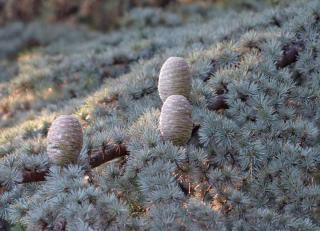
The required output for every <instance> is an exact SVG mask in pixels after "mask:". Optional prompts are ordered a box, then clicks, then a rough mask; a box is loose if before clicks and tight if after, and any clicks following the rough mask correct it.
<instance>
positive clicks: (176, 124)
mask: <svg viewBox="0 0 320 231" xmlns="http://www.w3.org/2000/svg"><path fill="white" fill-rule="evenodd" d="M191 113H192V106H191V104H190V103H189V101H188V100H187V99H186V98H185V97H184V96H182V95H171V96H169V97H168V98H167V99H166V101H165V102H164V104H163V106H162V108H161V114H160V122H159V129H160V133H161V136H162V138H163V139H164V140H170V141H172V143H173V144H175V145H184V144H186V143H187V142H188V140H189V139H190V137H191V133H192V128H193V123H192V118H191Z"/></svg>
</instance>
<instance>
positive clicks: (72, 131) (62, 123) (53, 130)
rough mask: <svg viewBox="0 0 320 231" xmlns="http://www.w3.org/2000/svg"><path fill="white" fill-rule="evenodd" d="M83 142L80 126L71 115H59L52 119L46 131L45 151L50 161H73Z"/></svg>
mask: <svg viewBox="0 0 320 231" xmlns="http://www.w3.org/2000/svg"><path fill="white" fill-rule="evenodd" d="M82 142H83V133H82V127H81V124H80V123H79V121H78V120H77V119H76V118H75V117H74V116H71V115H61V116H59V117H58V118H57V119H56V120H54V121H53V123H52V125H51V127H50V128H49V131H48V137H47V153H48V157H49V160H50V162H51V163H53V164H57V165H65V164H68V163H74V162H75V161H76V160H77V159H78V156H79V154H80V151H81V148H82Z"/></svg>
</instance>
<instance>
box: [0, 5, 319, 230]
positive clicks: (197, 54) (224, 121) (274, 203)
mask: <svg viewBox="0 0 320 231" xmlns="http://www.w3.org/2000/svg"><path fill="white" fill-rule="evenodd" d="M239 2H240V1H239ZM246 2H251V1H246ZM253 5H254V6H258V5H259V4H258V3H257V2H256V3H255V4H253ZM262 5H263V4H262ZM262 5H261V8H260V7H254V11H253V10H248V9H247V10H244V11H243V12H240V13H239V12H234V11H227V10H226V11H225V13H224V15H221V14H217V15H215V14H214V13H212V12H211V11H210V10H206V9H203V11H204V12H206V14H205V16H203V17H200V18H199V15H198V13H199V10H198V9H196V8H195V9H193V8H190V9H189V10H188V9H184V13H186V12H188V14H190V16H189V17H190V21H188V22H187V23H185V24H180V23H172V20H173V22H174V21H175V18H174V17H173V18H170V23H171V24H170V26H169V27H168V26H166V25H161V24H160V25H158V24H157V27H156V28H153V27H152V26H151V27H149V26H147V27H144V26H141V28H140V30H139V31H138V30H134V29H127V30H126V31H117V32H112V33H108V34H102V33H98V32H86V31H85V30H83V31H82V30H80V29H79V30H74V31H73V30H70V31H69V33H62V32H65V30H66V28H65V27H63V26H61V27H60V26H57V27H52V28H51V29H50V30H49V31H48V29H47V30H45V31H42V29H44V28H45V25H40V24H33V23H32V24H26V25H22V24H11V25H8V26H6V27H3V28H1V29H0V48H1V54H0V56H1V57H3V58H4V59H5V61H3V62H4V63H1V62H2V61H1V62H0V69H1V68H2V65H4V66H5V67H8V68H9V69H10V70H9V69H8V71H6V72H3V73H1V74H0V90H1V93H0V94H1V99H0V118H1V120H0V126H1V131H0V158H1V160H0V184H1V186H4V187H5V188H6V189H7V190H6V192H2V191H1V192H0V193H1V197H0V219H2V220H3V221H4V220H5V221H6V222H10V223H12V224H20V225H21V226H22V227H23V228H25V230H41V229H42V230H234V231H235V230H248V231H254V230H293V231H298V230H310V231H316V230H319V229H320V223H319V221H320V216H319V214H320V210H319V203H320V200H319V198H320V187H319V183H320V173H319V167H320V134H319V129H320V109H319V108H320V100H319V97H320V95H319V92H320V90H319V87H320V82H319V81H320V78H319V76H320V74H319V70H320V62H319V61H320V60H319V57H320V54H319V52H320V45H319V44H320V39H319V38H320V14H319V12H320V3H319V2H318V1H317V0H310V1H308V2H305V1H294V2H292V3H290V4H288V6H286V7H283V6H282V7H281V8H280V7H279V8H277V7H275V8H272V9H269V8H265V7H262ZM251 6H252V5H251ZM259 6H260V5H259ZM150 12H151V11H150V9H149V10H145V11H143V12H142V13H144V14H146V15H147V16H148V15H149V16H148V17H150ZM152 12H153V11H152ZM140 13H141V11H136V12H131V14H132V15H131V16H132V17H133V16H134V17H133V19H132V20H137V21H136V23H138V24H139V25H140V24H142V25H145V23H146V21H144V20H145V17H146V15H142V14H141V15H140ZM158 14H159V15H160V16H161V17H165V16H167V14H166V13H165V12H158ZM159 15H157V17H160V16H159ZM138 16H139V17H138ZM142 16H144V17H142ZM171 16H172V15H171ZM176 16H177V17H180V16H178V14H177V15H176ZM136 17H138V19H136ZM140 17H142V19H140ZM161 17H160V18H161ZM193 17H194V18H193ZM192 18H193V19H192ZM153 20H160V19H158V18H153ZM165 23H168V22H165ZM165 23H164V24H165ZM38 30H39V31H38ZM41 31H42V32H41ZM17 35H19V36H17ZM31 35H34V37H35V38H36V40H37V41H39V42H38V45H37V46H34V47H33V49H32V50H30V51H28V52H21V50H23V49H24V48H25V45H24V44H26V43H27V41H28V39H29V38H30V36H31ZM31 37H32V38H33V36H31ZM8 38H9V40H10V39H11V40H12V41H11V42H8ZM3 44H7V45H8V46H7V47H5V48H3V49H2V47H3V46H4V45H3ZM39 44H40V45H39ZM292 47H296V49H298V50H299V52H298V55H297V57H296V60H294V61H292V62H291V63H289V64H288V65H286V66H284V67H280V65H279V63H278V62H279V60H281V59H282V57H284V56H286V55H287V53H288V52H290V49H292ZM169 56H182V57H184V58H185V59H186V61H187V62H188V64H189V65H190V67H191V72H192V81H193V82H192V91H191V96H190V100H191V103H192V105H193V111H192V115H193V122H194V130H193V135H192V138H191V140H190V141H189V143H188V144H187V145H185V146H183V147H178V146H174V145H173V144H172V143H171V142H169V141H163V140H162V138H161V136H160V132H159V129H158V124H159V116H160V109H161V105H162V102H161V100H160V97H159V95H158V91H157V82H158V75H159V70H160V68H161V65H162V64H163V62H164V61H165V60H166V59H167V58H168V57H169ZM13 57H14V58H13ZM12 59H14V60H12ZM3 89H5V90H3ZM2 90H3V91H2ZM13 96H14V97H13ZM219 96H223V97H224V99H225V101H226V103H227V105H228V107H227V108H225V109H223V110H214V111H213V110H210V103H211V102H212V101H213V100H214V99H216V97H219ZM60 114H75V115H76V116H77V118H78V119H79V120H80V121H81V123H82V125H83V127H84V145H83V149H82V151H81V153H80V157H79V159H78V161H77V163H76V164H75V165H69V166H65V167H62V168H58V167H55V166H49V164H48V158H47V155H46V135H47V132H48V128H49V126H50V124H51V123H52V121H53V120H54V118H55V117H56V116H57V115H60ZM108 143H115V144H124V145H126V146H127V148H128V151H129V155H128V156H126V157H123V158H119V159H116V160H113V161H111V162H108V163H106V164H103V165H101V166H99V167H97V168H95V169H90V166H89V164H88V162H87V156H88V153H89V151H90V150H92V149H95V148H97V147H101V146H105V145H106V144H108ZM48 168H49V169H50V174H49V175H48V176H47V177H46V181H44V182H34V183H27V184H20V183H21V181H22V178H23V175H22V173H23V171H42V170H44V169H48ZM2 188H3V187H2ZM2 188H1V190H2ZM0 221H1V220H0Z"/></svg>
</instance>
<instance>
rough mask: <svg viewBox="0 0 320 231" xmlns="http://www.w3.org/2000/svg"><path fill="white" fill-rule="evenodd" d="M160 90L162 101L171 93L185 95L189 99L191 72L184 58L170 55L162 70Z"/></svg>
mask: <svg viewBox="0 0 320 231" xmlns="http://www.w3.org/2000/svg"><path fill="white" fill-rule="evenodd" d="M158 90H159V95H160V98H161V100H162V102H164V101H165V100H166V99H167V98H168V97H169V96H170V95H183V96H184V97H186V98H187V99H189V97H190V91H191V73H190V68H189V66H188V64H187V62H186V61H185V60H184V59H183V58H180V57H170V58H168V59H167V60H166V61H165V63H164V64H163V65H162V67H161V70H160V75H159V83H158Z"/></svg>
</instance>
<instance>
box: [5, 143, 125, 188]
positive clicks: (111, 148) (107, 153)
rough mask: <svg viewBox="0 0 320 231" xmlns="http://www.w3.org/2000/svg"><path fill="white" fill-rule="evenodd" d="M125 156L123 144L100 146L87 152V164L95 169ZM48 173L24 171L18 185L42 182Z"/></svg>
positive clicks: (47, 171)
mask: <svg viewBox="0 0 320 231" xmlns="http://www.w3.org/2000/svg"><path fill="white" fill-rule="evenodd" d="M125 155H128V151H127V147H126V146H125V145H123V144H120V145H115V144H114V145H111V144H108V145H102V146H101V147H100V148H97V149H92V150H90V151H89V163H90V166H91V168H95V167H98V166H100V165H101V164H104V163H106V162H108V161H111V160H113V159H115V158H118V157H122V156H125ZM48 173H49V170H48V169H46V170H44V171H40V172H37V171H32V170H25V171H24V172H23V173H22V181H21V182H18V184H23V183H30V182H38V181H44V180H45V177H46V176H47V175H48ZM3 188H4V187H0V189H3Z"/></svg>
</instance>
